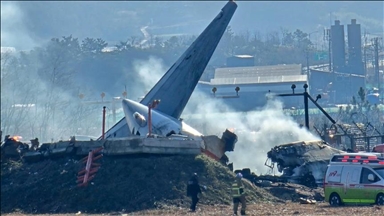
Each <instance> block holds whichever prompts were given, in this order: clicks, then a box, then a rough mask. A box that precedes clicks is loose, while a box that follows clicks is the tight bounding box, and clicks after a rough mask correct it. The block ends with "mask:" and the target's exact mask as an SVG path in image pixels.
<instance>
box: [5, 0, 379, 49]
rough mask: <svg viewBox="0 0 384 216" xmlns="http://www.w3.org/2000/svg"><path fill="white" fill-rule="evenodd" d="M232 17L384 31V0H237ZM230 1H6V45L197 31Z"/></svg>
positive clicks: (255, 25)
mask: <svg viewBox="0 0 384 216" xmlns="http://www.w3.org/2000/svg"><path fill="white" fill-rule="evenodd" d="M237 3H238V9H237V11H236V13H235V15H234V17H233V19H232V21H231V23H230V25H231V27H232V29H233V30H234V31H235V32H239V33H241V32H244V31H246V30H248V31H250V32H251V33H253V32H255V31H259V32H261V33H265V32H267V31H280V28H281V27H284V28H287V29H289V30H291V31H293V30H295V29H301V30H303V31H305V32H313V31H318V33H315V34H313V37H315V38H316V37H317V38H322V32H323V29H324V27H329V25H330V21H331V20H335V19H340V20H341V23H342V24H348V23H350V19H352V18H356V19H357V22H358V23H361V24H362V32H364V31H367V32H368V33H370V34H376V35H383V32H384V31H383V16H384V15H383V11H384V4H383V2H380V1H376V2H367V1H360V2H358V1H352V2H345V1H343V2H341V1H339V2H336V1H310V2H294V1H293V2H289V1H284V2H278V1H267V2H260V1H247V2H246V1H237ZM224 4H225V1H214V2H208V1H197V2H188V1H175V2H169V1H168V2H167V1H157V2H150V1H143V2H133V1H122V2H106V1H105V2H88V1H87V2H58V1H54V2H45V1H44V2H38V1H36V2H26V1H18V2H8V1H7V2H1V46H3V47H4V46H14V47H17V48H18V49H30V48H32V47H33V46H36V45H38V44H41V43H42V42H44V41H47V40H48V39H50V38H52V37H61V36H64V35H65V36H68V35H70V34H72V35H73V36H74V37H79V38H80V39H82V38H85V37H101V38H103V39H105V40H107V41H109V42H115V41H120V40H126V38H128V37H130V36H132V35H136V36H140V37H141V36H143V35H142V32H141V31H140V28H142V27H144V26H148V28H147V30H148V32H149V33H151V34H154V35H163V34H194V35H197V34H199V33H201V31H202V30H203V29H204V28H205V27H206V26H207V25H208V23H209V22H210V21H211V20H212V18H214V17H215V16H216V15H217V13H218V12H219V11H220V9H221V8H222V7H223V5H224Z"/></svg>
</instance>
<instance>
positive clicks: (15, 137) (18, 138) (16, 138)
mask: <svg viewBox="0 0 384 216" xmlns="http://www.w3.org/2000/svg"><path fill="white" fill-rule="evenodd" d="M22 138H23V137H21V136H17V135H16V136H13V137H12V139H13V140H15V141H20V140H21V139H22Z"/></svg>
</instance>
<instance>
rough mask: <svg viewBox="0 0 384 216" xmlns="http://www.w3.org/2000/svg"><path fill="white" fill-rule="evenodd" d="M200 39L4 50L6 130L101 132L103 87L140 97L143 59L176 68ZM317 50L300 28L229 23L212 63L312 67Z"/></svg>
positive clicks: (70, 42)
mask: <svg viewBox="0 0 384 216" xmlns="http://www.w3.org/2000/svg"><path fill="white" fill-rule="evenodd" d="M195 39H196V36H172V37H170V38H160V37H156V36H150V38H139V37H133V36H132V37H129V38H127V39H126V40H124V41H120V42H118V43H117V44H108V43H107V42H106V41H105V40H103V39H101V38H85V39H83V40H81V41H80V40H79V39H78V38H76V37H74V36H72V35H69V36H63V37H61V38H52V39H51V40H50V41H47V42H46V43H45V44H43V45H41V46H39V47H35V48H34V49H32V50H29V51H19V52H17V53H13V52H4V53H2V55H1V92H2V94H1V116H2V118H1V130H2V131H3V134H11V135H12V134H14V135H15V134H18V135H21V136H24V137H26V138H27V139H30V138H34V137H39V139H41V140H45V141H47V140H50V139H51V138H55V139H57V138H59V137H63V139H66V138H69V135H74V134H88V135H99V134H100V131H99V130H100V129H99V128H100V126H101V108H100V107H102V105H100V104H96V103H91V102H92V101H101V99H103V98H100V94H101V93H102V92H103V93H104V94H105V95H106V96H105V100H106V101H107V100H110V98H111V97H114V96H121V93H122V92H123V91H126V92H128V96H132V95H130V94H129V92H134V91H135V90H136V89H133V88H136V86H135V85H134V83H135V82H136V81H137V78H138V76H137V72H136V71H135V70H134V68H133V62H134V61H135V60H138V59H139V60H148V58H149V57H150V56H155V57H157V58H159V59H162V60H163V63H164V64H165V65H166V66H170V65H172V63H173V62H175V61H176V59H177V58H178V57H179V56H180V55H181V54H182V53H183V52H184V51H185V50H186V49H187V48H188V47H189V46H190V44H191V43H192V42H193V41H194V40H195ZM111 47H112V49H111V50H110V51H106V50H107V48H111ZM309 51H314V46H313V42H311V41H310V40H309V38H308V34H307V33H305V32H303V31H301V30H299V29H297V30H295V31H294V32H290V31H288V30H284V29H282V30H281V31H275V32H269V33H266V34H264V35H263V34H261V33H259V32H254V33H251V32H249V31H247V32H244V33H238V34H236V33H234V32H233V31H232V29H231V27H230V26H229V27H228V28H227V30H226V31H225V33H224V35H223V38H222V39H221V41H220V43H219V45H218V47H217V49H216V51H215V53H214V55H213V57H212V59H211V61H210V63H209V65H210V66H212V67H223V66H225V62H226V57H229V56H232V55H237V54H248V55H254V56H255V59H256V60H255V64H256V65H274V64H293V63H295V64H297V63H301V64H304V63H305V61H306V54H308V52H309ZM167 68H168V67H167ZM164 72H165V71H164ZM164 72H163V73H164ZM124 88H126V89H124ZM137 96H141V95H137ZM103 100H104V99H103ZM109 111H111V110H109ZM108 124H110V125H107V127H108V126H109V127H110V126H112V124H114V123H113V122H110V123H108ZM89 125H92V127H90V126H89ZM99 125H100V126H99Z"/></svg>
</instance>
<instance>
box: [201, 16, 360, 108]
mask: <svg viewBox="0 0 384 216" xmlns="http://www.w3.org/2000/svg"><path fill="white" fill-rule="evenodd" d="M347 32H348V46H347V49H346V42H345V34H344V25H342V24H341V23H340V21H339V20H336V21H335V23H334V25H332V26H331V29H330V32H329V36H330V38H329V39H330V50H329V51H330V53H329V54H330V57H331V58H330V64H331V66H330V65H329V64H325V65H315V66H310V67H309V73H308V75H307V74H306V72H304V69H306V68H302V65H301V64H290V65H271V66H255V64H254V62H255V59H254V57H253V56H250V55H236V56H231V57H229V58H228V59H227V65H226V67H225V68H216V69H214V70H213V69H212V68H211V70H210V75H209V79H206V80H205V81H200V82H199V84H198V85H197V89H200V90H201V91H203V92H205V93H208V94H210V95H211V96H212V97H214V98H216V99H221V100H225V103H226V104H228V105H230V106H231V107H232V108H233V109H235V110H236V111H249V110H254V109H255V108H256V107H260V106H263V105H265V104H266V101H267V97H266V94H267V93H268V92H272V93H292V90H291V86H292V84H295V85H296V86H297V88H296V92H298V93H299V92H303V88H302V86H303V85H304V84H305V83H307V84H308V85H309V93H310V94H311V95H312V96H316V95H317V94H321V95H322V99H321V101H319V102H320V103H322V104H323V105H325V106H326V105H328V104H336V103H350V102H351V100H352V96H353V95H356V93H357V92H358V90H359V88H360V87H365V70H364V64H363V61H362V49H361V27H360V24H357V22H356V19H352V20H351V23H350V24H348V25H347ZM237 87H239V88H238V89H237V90H238V91H236V90H235V89H236V88H237ZM281 99H282V100H283V102H284V105H285V107H286V108H291V107H296V108H300V107H302V106H303V99H302V98H301V97H297V98H296V97H289V98H281Z"/></svg>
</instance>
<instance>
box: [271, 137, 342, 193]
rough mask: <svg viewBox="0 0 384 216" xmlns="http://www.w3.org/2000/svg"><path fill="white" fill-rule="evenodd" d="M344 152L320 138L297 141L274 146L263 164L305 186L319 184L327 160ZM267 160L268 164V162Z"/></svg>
mask: <svg viewBox="0 0 384 216" xmlns="http://www.w3.org/2000/svg"><path fill="white" fill-rule="evenodd" d="M340 153H345V152H344V151H341V150H338V149H336V148H332V147H331V146H329V145H328V144H327V143H326V142H324V141H322V140H315V141H298V142H293V143H288V144H283V145H279V146H275V147H274V148H272V149H271V150H270V151H269V152H268V153H267V157H268V159H267V161H266V162H265V165H266V166H268V167H270V168H272V169H273V168H274V166H275V164H277V169H278V171H279V172H280V173H282V177H289V179H290V181H292V182H295V183H300V184H304V185H307V186H315V185H316V184H317V185H321V184H322V182H323V180H324V174H325V172H326V169H327V165H328V163H329V160H330V159H331V157H332V156H333V155H334V154H340ZM268 162H269V164H268Z"/></svg>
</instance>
